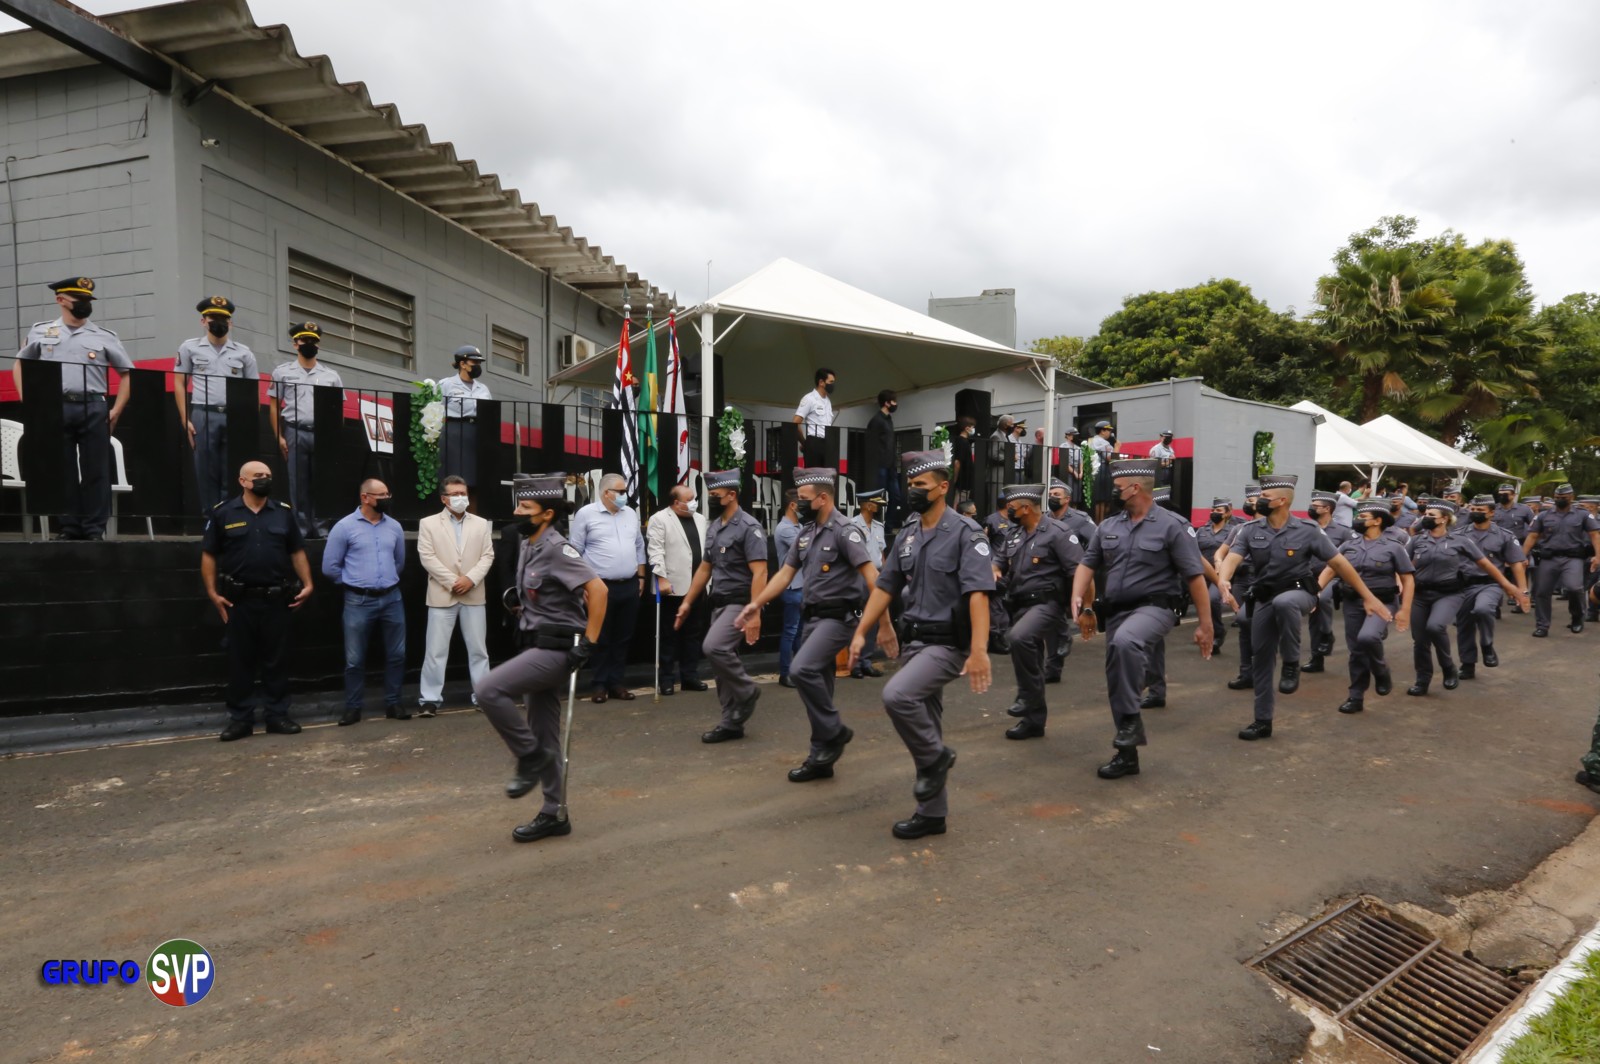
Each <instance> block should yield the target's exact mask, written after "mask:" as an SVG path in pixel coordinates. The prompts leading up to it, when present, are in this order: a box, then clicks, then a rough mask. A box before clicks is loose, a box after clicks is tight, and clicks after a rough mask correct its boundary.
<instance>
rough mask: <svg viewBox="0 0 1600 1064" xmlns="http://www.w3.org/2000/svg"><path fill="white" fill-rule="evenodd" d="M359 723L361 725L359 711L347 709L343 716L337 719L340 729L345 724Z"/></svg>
mask: <svg viewBox="0 0 1600 1064" xmlns="http://www.w3.org/2000/svg"><path fill="white" fill-rule="evenodd" d="M360 723H361V711H360V710H359V709H347V710H345V711H344V716H342V717H340V718H339V727H341V728H342V727H344V726H345V725H346V724H360Z"/></svg>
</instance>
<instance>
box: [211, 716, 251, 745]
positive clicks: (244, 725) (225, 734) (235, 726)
mask: <svg viewBox="0 0 1600 1064" xmlns="http://www.w3.org/2000/svg"><path fill="white" fill-rule="evenodd" d="M254 731H255V729H254V728H253V727H251V726H250V722H249V721H243V720H234V721H229V722H228V726H227V727H226V728H223V729H222V734H221V735H219V736H217V738H218V739H221V740H222V741H223V742H225V743H231V742H233V741H234V740H236V739H248V738H249V737H250V735H251V733H253V732H254Z"/></svg>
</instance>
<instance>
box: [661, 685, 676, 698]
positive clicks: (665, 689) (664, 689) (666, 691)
mask: <svg viewBox="0 0 1600 1064" xmlns="http://www.w3.org/2000/svg"><path fill="white" fill-rule="evenodd" d="M656 690H657V691H659V692H661V695H662V697H666V696H667V695H671V694H676V693H677V692H676V691H674V690H673V688H672V685H671V684H670V683H664V684H662V685H661V686H659V687H657V688H656Z"/></svg>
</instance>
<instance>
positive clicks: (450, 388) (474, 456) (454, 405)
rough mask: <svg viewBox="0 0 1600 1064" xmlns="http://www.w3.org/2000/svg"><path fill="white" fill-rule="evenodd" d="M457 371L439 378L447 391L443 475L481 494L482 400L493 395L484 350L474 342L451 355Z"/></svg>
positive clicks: (474, 498) (441, 442)
mask: <svg viewBox="0 0 1600 1064" xmlns="http://www.w3.org/2000/svg"><path fill="white" fill-rule="evenodd" d="M450 358H451V364H452V365H454V366H455V369H456V371H455V373H453V374H452V375H450V376H448V377H445V378H443V379H442V380H440V381H439V391H440V393H441V394H443V395H444V431H443V432H441V433H440V434H439V476H440V477H441V478H442V477H447V476H456V477H460V478H461V479H462V480H465V481H466V482H467V494H468V495H469V496H470V497H471V499H472V501H473V504H474V505H476V503H477V501H478V498H477V493H478V400H479V399H492V398H494V396H493V395H491V394H490V393H489V386H488V385H487V384H485V383H483V381H481V380H479V379H478V378H479V377H482V376H483V352H482V351H479V350H478V349H477V348H476V347H473V346H472V345H471V344H467V345H465V346H463V347H458V348H456V353H455V354H453V355H451V356H450Z"/></svg>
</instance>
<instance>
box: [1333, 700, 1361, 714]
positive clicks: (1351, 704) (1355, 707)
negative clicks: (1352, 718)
mask: <svg viewBox="0 0 1600 1064" xmlns="http://www.w3.org/2000/svg"><path fill="white" fill-rule="evenodd" d="M1366 708H1367V707H1366V706H1364V705H1362V704H1361V699H1359V698H1347V699H1345V700H1344V701H1343V702H1340V703H1339V712H1340V713H1360V712H1361V711H1362V710H1363V709H1366Z"/></svg>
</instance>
